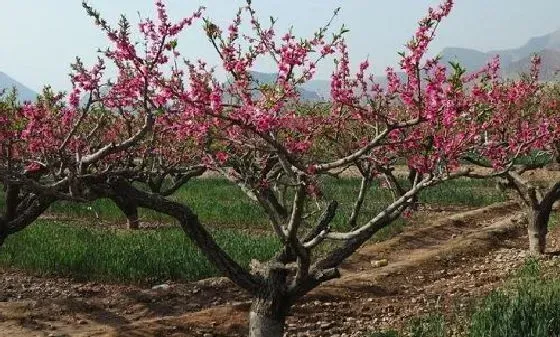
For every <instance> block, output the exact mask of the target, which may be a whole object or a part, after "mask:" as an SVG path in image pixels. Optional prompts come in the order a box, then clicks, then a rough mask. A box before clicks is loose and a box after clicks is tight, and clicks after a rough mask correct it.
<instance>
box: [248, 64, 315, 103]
mask: <svg viewBox="0 0 560 337" xmlns="http://www.w3.org/2000/svg"><path fill="white" fill-rule="evenodd" d="M251 77H252V78H253V81H254V82H256V83H258V84H270V83H274V82H276V74H273V73H262V72H259V71H251ZM298 91H299V94H300V97H301V98H302V99H303V100H305V101H310V102H318V101H322V100H323V97H322V95H320V94H319V93H318V92H317V91H315V90H312V89H310V88H309V87H305V86H304V87H300V88H298Z"/></svg>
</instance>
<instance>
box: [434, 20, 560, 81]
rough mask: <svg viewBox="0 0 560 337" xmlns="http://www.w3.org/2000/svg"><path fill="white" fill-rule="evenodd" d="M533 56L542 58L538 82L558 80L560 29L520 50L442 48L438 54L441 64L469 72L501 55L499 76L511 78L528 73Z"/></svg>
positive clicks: (538, 37)
mask: <svg viewBox="0 0 560 337" xmlns="http://www.w3.org/2000/svg"><path fill="white" fill-rule="evenodd" d="M534 54H538V55H540V56H541V61H542V63H541V80H543V81H551V80H555V79H558V78H559V77H558V76H557V75H556V74H557V72H558V70H560V29H559V30H557V31H554V32H552V33H550V34H546V35H542V36H537V37H533V38H531V39H529V41H527V43H525V44H524V45H522V46H520V47H519V48H512V49H503V50H492V51H489V52H481V51H478V50H475V49H468V48H445V49H444V50H443V51H442V52H441V53H440V55H441V57H442V61H444V62H449V61H458V62H460V63H461V64H462V65H463V66H464V67H465V68H466V69H467V70H470V71H474V70H477V69H480V68H482V67H483V66H484V65H485V64H486V63H487V62H488V61H489V60H490V59H491V58H492V57H494V56H496V55H500V61H501V68H502V75H504V76H505V77H510V78H513V77H517V76H519V74H520V73H522V72H527V71H528V70H529V65H530V63H531V57H532V55H534Z"/></svg>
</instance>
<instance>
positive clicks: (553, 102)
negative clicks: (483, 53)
mask: <svg viewBox="0 0 560 337" xmlns="http://www.w3.org/2000/svg"><path fill="white" fill-rule="evenodd" d="M498 61H499V60H498V59H496V60H495V61H494V62H493V66H492V67H491V69H492V71H491V72H490V73H489V75H490V76H491V77H492V78H497V76H498V72H499V62H498ZM539 64H540V58H539V57H536V56H535V58H534V59H533V61H532V64H531V69H530V72H529V74H527V75H525V76H522V77H521V78H520V79H518V80H507V81H503V80H495V81H493V83H492V84H491V85H490V84H489V83H487V82H486V83H485V82H482V83H481V84H480V85H484V86H487V88H489V90H481V87H480V86H475V87H474V88H473V92H474V93H475V99H476V100H477V101H478V103H477V104H478V105H479V108H480V109H481V111H483V112H484V114H483V115H481V117H480V119H479V122H480V126H479V127H480V129H481V130H484V131H485V134H486V139H485V142H484V144H483V146H481V147H479V148H478V149H476V150H475V151H472V152H471V153H470V154H469V155H467V156H466V158H465V159H466V160H467V161H468V162H470V163H473V164H476V165H478V166H483V167H487V168H491V169H492V173H490V174H488V175H486V177H488V176H496V177H501V178H502V179H503V180H504V183H505V184H504V185H505V186H509V187H511V188H512V189H513V190H514V191H515V192H516V194H517V195H518V196H519V197H520V200H521V203H522V205H523V206H524V209H525V210H526V213H527V224H528V226H527V228H528V236H529V250H530V252H532V253H534V254H542V253H544V252H545V249H546V236H547V232H548V222H549V218H550V213H551V211H552V207H553V204H554V203H555V202H556V201H558V200H560V182H558V181H552V182H546V183H545V186H539V184H538V182H536V181H531V180H529V179H527V178H526V176H522V175H523V174H524V173H526V172H528V171H532V170H535V169H539V168H542V167H544V166H546V165H547V164H548V162H549V161H550V160H551V159H552V158H555V155H556V151H557V146H558V140H559V139H560V133H559V131H560V124H559V115H558V110H557V105H558V96H557V95H555V92H554V86H550V85H548V84H544V83H539V81H538V71H539ZM473 176H474V177H479V178H480V177H484V175H480V174H477V175H473Z"/></svg>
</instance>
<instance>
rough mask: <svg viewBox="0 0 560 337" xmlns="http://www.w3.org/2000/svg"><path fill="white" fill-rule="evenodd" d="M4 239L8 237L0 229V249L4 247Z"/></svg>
mask: <svg viewBox="0 0 560 337" xmlns="http://www.w3.org/2000/svg"><path fill="white" fill-rule="evenodd" d="M0 221H1V220H0ZM0 226H1V224H0ZM6 237H8V235H7V234H6V233H5V232H4V231H3V230H1V229H0V248H2V246H3V245H4V241H5V240H6Z"/></svg>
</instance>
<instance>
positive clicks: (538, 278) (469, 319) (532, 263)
mask: <svg viewBox="0 0 560 337" xmlns="http://www.w3.org/2000/svg"><path fill="white" fill-rule="evenodd" d="M547 269H548V270H549V272H550V269H551V266H550V265H548V266H547ZM552 269H554V270H555V272H558V271H560V268H559V265H558V262H556V263H555V266H554V267H553V268H552ZM555 276H556V275H551V274H550V273H549V274H548V275H546V276H545V275H543V273H542V271H541V266H540V264H539V262H538V261H537V260H535V259H528V260H527V261H526V263H525V265H524V266H523V267H522V268H521V269H520V270H519V272H518V273H517V275H515V276H514V277H513V278H512V280H510V281H509V282H508V283H507V284H506V285H505V286H504V287H502V288H500V289H497V290H495V291H493V292H492V293H491V294H490V295H488V296H487V297H485V298H483V299H481V300H480V301H479V302H478V304H477V305H475V306H473V308H472V309H471V310H470V311H469V312H468V313H467V314H466V317H453V318H451V319H449V318H447V319H446V316H444V315H443V314H438V313H436V314H430V315H427V316H423V317H418V318H415V319H413V320H412V321H411V322H409V325H408V326H407V328H406V329H405V331H403V332H400V333H399V332H397V331H387V332H380V333H374V334H371V335H370V337H404V336H407V337H450V336H465V337H506V336H507V337H557V336H560V280H558V279H557V278H555ZM447 317H449V316H447Z"/></svg>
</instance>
